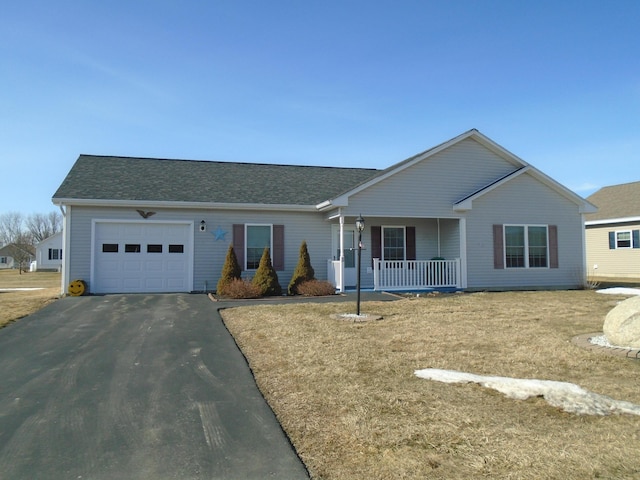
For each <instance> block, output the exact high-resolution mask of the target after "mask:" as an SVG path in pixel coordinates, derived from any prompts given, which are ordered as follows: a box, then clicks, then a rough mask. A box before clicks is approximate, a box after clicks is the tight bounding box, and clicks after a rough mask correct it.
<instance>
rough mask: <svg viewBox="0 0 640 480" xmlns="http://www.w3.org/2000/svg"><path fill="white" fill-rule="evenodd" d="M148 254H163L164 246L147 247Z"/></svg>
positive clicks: (152, 245)
mask: <svg viewBox="0 0 640 480" xmlns="http://www.w3.org/2000/svg"><path fill="white" fill-rule="evenodd" d="M147 253H162V245H158V244H149V245H147Z"/></svg>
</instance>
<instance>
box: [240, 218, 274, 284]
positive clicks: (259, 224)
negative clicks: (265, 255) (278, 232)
mask: <svg viewBox="0 0 640 480" xmlns="http://www.w3.org/2000/svg"><path fill="white" fill-rule="evenodd" d="M249 227H269V256H270V257H271V263H273V223H245V224H244V265H243V267H244V270H245V271H247V272H255V271H256V270H257V268H249V266H248V263H249V256H248V255H247V248H249V241H248V240H249V239H248V235H247V232H248V230H249ZM263 251H264V248H263Z"/></svg>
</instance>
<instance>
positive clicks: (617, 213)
mask: <svg viewBox="0 0 640 480" xmlns="http://www.w3.org/2000/svg"><path fill="white" fill-rule="evenodd" d="M587 200H588V201H589V202H591V203H593V204H594V205H595V206H596V207H598V211H597V212H596V213H591V214H589V215H586V217H585V219H586V221H588V222H593V221H597V220H611V219H621V218H633V217H636V218H637V217H640V182H632V183H623V184H621V185H611V186H609V187H603V188H601V189H600V190H598V191H597V192H595V193H594V194H592V195H591V196H589V197H588V198H587Z"/></svg>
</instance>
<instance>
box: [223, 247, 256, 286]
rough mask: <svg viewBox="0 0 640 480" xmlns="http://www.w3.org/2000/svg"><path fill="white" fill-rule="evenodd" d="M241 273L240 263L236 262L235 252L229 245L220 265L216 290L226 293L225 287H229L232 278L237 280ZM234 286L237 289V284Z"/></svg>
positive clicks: (232, 280)
mask: <svg viewBox="0 0 640 480" xmlns="http://www.w3.org/2000/svg"><path fill="white" fill-rule="evenodd" d="M241 275H242V269H241V268H240V264H239V263H238V257H237V256H236V252H235V251H234V249H233V245H229V250H227V257H226V258H225V261H224V265H223V267H222V274H221V275H220V280H218V284H217V286H216V292H217V293H218V294H219V295H228V294H227V292H226V290H227V287H229V286H230V285H231V284H232V283H233V282H234V280H239V279H240V276H241ZM235 288H236V289H237V285H236V286H235ZM233 298H243V297H233ZM244 298H253V297H244Z"/></svg>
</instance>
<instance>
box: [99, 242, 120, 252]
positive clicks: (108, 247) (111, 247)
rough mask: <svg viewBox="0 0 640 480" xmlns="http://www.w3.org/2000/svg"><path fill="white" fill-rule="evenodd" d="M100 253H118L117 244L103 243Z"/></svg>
mask: <svg viewBox="0 0 640 480" xmlns="http://www.w3.org/2000/svg"><path fill="white" fill-rule="evenodd" d="M102 252H103V253H118V244H117V243H103V244H102Z"/></svg>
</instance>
